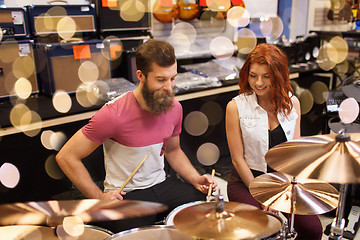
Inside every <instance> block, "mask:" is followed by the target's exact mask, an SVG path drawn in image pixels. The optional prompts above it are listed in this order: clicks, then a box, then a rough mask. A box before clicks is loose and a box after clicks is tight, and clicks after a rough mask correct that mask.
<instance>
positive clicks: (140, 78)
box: [136, 70, 145, 83]
mask: <svg viewBox="0 0 360 240" xmlns="http://www.w3.org/2000/svg"><path fill="white" fill-rule="evenodd" d="M136 76H137V78H138V79H139V81H140V82H141V83H143V82H144V81H145V75H144V74H143V72H142V71H140V70H137V71H136Z"/></svg>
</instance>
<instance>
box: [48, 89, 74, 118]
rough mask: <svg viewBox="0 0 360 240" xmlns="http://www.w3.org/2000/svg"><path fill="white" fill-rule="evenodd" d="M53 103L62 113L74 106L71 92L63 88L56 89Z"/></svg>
mask: <svg viewBox="0 0 360 240" xmlns="http://www.w3.org/2000/svg"><path fill="white" fill-rule="evenodd" d="M52 103H53V106H54V108H55V109H56V111H58V112H60V113H67V112H68V111H69V110H70V109H71V106H72V102H71V98H70V96H69V94H68V93H67V92H65V91H63V90H56V91H55V93H54V95H53V97H52Z"/></svg>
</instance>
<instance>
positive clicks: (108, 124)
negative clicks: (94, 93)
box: [81, 105, 116, 144]
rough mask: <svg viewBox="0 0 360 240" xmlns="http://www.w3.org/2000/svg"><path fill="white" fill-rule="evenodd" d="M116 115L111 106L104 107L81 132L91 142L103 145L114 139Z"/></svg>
mask: <svg viewBox="0 0 360 240" xmlns="http://www.w3.org/2000/svg"><path fill="white" fill-rule="evenodd" d="M115 119H116V113H115V111H114V109H113V108H112V107H111V106H110V105H105V106H103V107H102V108H101V109H100V110H99V111H97V112H96V113H95V115H94V116H93V117H92V118H91V119H90V120H89V122H88V124H86V125H85V126H84V127H82V129H81V131H82V133H83V134H84V135H85V137H87V138H88V139H89V140H91V141H93V142H96V143H98V144H102V143H103V142H104V141H105V140H106V139H108V138H112V137H113V134H114V133H115V132H116V129H115V128H116V124H115V123H116V122H115Z"/></svg>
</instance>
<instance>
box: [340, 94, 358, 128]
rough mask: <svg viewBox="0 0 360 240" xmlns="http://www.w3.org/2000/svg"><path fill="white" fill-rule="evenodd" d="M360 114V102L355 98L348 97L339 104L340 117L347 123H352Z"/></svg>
mask: <svg viewBox="0 0 360 240" xmlns="http://www.w3.org/2000/svg"><path fill="white" fill-rule="evenodd" d="M358 116H359V104H358V102H357V101H356V100H355V98H347V99H345V100H344V101H342V102H341V104H340V106H339V117H340V119H341V121H342V122H343V123H345V124H349V123H352V122H353V121H355V119H356V118H357V117H358Z"/></svg>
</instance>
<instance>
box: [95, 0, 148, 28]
mask: <svg viewBox="0 0 360 240" xmlns="http://www.w3.org/2000/svg"><path fill="white" fill-rule="evenodd" d="M92 1H93V2H95V5H96V14H97V23H98V29H99V31H100V32H101V33H104V32H114V31H135V30H146V31H147V30H150V29H151V11H150V10H149V9H150V0H139V1H123V0H118V1H110V0H92Z"/></svg>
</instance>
